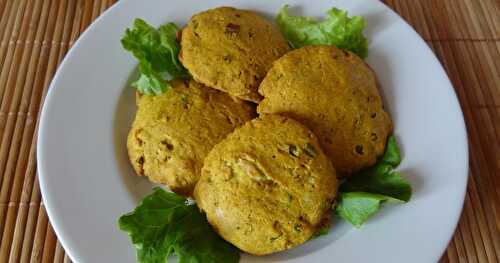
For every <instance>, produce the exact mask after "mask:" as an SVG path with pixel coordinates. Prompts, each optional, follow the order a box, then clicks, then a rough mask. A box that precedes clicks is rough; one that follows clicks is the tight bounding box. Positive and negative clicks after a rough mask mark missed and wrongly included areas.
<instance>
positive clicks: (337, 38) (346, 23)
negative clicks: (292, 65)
mask: <svg viewBox="0 0 500 263" xmlns="http://www.w3.org/2000/svg"><path fill="white" fill-rule="evenodd" d="M276 22H277V23H278V26H279V27H280V29H281V32H282V33H283V35H284V36H285V37H286V38H287V39H288V41H289V42H290V44H291V45H292V47H294V48H300V47H303V46H308V45H335V46H337V47H338V48H342V49H347V50H350V51H352V52H354V53H356V54H357V55H358V56H360V57H362V58H365V57H366V56H367V55H368V41H367V39H366V38H365V37H364V35H363V29H364V28H365V20H364V18H363V17H361V16H353V17H349V16H348V15H347V12H346V11H343V10H340V9H337V8H331V9H330V10H328V11H327V17H326V19H325V20H323V21H316V20H315V19H313V18H309V17H304V16H293V15H290V14H289V11H288V5H285V6H283V7H282V8H281V10H280V12H279V13H278V16H277V17H276Z"/></svg>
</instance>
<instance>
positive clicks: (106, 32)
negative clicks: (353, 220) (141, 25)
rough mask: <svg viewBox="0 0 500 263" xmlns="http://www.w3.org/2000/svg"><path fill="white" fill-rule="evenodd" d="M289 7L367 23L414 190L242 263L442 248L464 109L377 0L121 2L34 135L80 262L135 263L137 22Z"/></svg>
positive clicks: (430, 252)
mask: <svg viewBox="0 0 500 263" xmlns="http://www.w3.org/2000/svg"><path fill="white" fill-rule="evenodd" d="M285 3H288V4H290V5H291V6H294V7H299V8H298V9H295V10H294V12H298V13H299V14H305V15H313V16H322V15H323V14H324V13H325V11H326V10H327V9H329V8H330V7H332V6H333V5H335V6H337V7H340V8H343V9H347V10H349V12H350V13H351V14H353V15H362V16H364V17H365V18H366V20H367V24H368V28H367V30H366V35H367V37H368V38H369V40H370V48H369V50H370V55H369V57H368V58H367V62H368V64H370V66H371V67H372V68H373V69H374V70H375V71H376V73H377V74H378V77H379V80H380V84H381V87H382V95H383V98H384V101H385V103H386V107H387V108H388V110H389V111H390V113H391V115H392V118H393V120H394V124H395V134H396V136H397V138H398V139H399V143H400V144H401V147H402V152H403V155H404V161H403V163H402V165H401V166H400V171H401V172H402V173H403V174H404V176H405V177H406V178H408V179H409V180H410V181H411V183H412V185H413V188H414V195H413V199H412V200H411V202H410V203H408V204H407V205H397V206H388V205H386V206H384V208H383V209H382V211H381V213H379V214H377V215H376V216H375V218H373V219H371V220H370V221H369V222H368V223H367V224H366V225H364V226H363V228H362V229H359V230H356V229H353V228H352V227H351V226H350V225H348V224H347V223H345V222H335V227H334V228H333V230H332V231H331V232H330V233H329V234H328V235H327V236H324V237H321V238H317V239H315V240H312V241H310V242H307V243H306V244H305V245H302V246H300V247H298V248H295V249H293V250H291V251H288V252H284V253H279V254H276V255H271V256H266V257H253V256H249V255H243V256H242V260H241V262H285V261H286V262H333V261H335V262H343V263H353V262H384V263H388V262H398V263H399V262H408V263H409V262H415V263H422V262H435V261H437V260H438V259H439V257H440V256H441V254H442V252H443V251H444V249H445V248H446V246H447V244H448V241H449V240H450V238H451V236H452V234H453V231H454V229H455V226H456V223H457V220H458V218H459V215H460V211H461V208H462V203H463V199H464V193H465V186H466V182H467V171H468V151H467V140H466V132H465V126H464V121H463V116H462V112H461V110H460V107H459V104H458V101H457V98H456V95H455V93H454V90H453V88H452V86H451V85H450V82H449V80H448V78H447V76H446V74H445V72H444V71H443V68H442V67H441V65H440V64H439V62H438V60H437V59H436V58H435V56H434V54H433V53H432V51H431V50H430V49H429V48H428V47H427V45H426V44H425V42H424V41H423V40H422V39H421V38H420V37H419V36H418V35H417V34H416V33H415V32H414V31H413V30H412V28H411V27H409V26H408V25H407V24H406V23H405V22H404V21H403V20H402V19H401V18H400V17H398V16H397V15H396V14H395V13H394V12H392V11H391V10H390V9H389V8H387V7H386V6H384V5H383V4H382V3H380V2H378V1H367V0H356V1H353V0H342V1H320V0H314V1H311V0H309V1H306V0H302V1H301V0H289V1H286V2H283V1H215V0H208V1H207V0H205V1H195V0H183V1H165V0H149V1H132V0H128V1H127V0H125V1H120V2H119V3H118V4H116V5H115V6H114V7H112V8H111V9H110V10H108V11H106V12H105V13H104V14H103V15H102V16H101V17H100V18H99V19H97V21H96V22H95V23H93V24H92V25H91V26H90V27H89V29H88V30H87V31H86V32H85V33H84V34H83V35H82V36H81V37H80V39H79V40H78V42H77V43H76V44H75V46H74V47H73V48H72V49H71V50H70V52H69V53H68V54H67V56H66V58H65V59H64V62H63V63H62V65H61V67H60V68H59V70H58V72H57V74H56V76H55V77H54V80H53V82H52V85H51V88H50V90H49V93H48V95H47V99H46V101H45V105H44V108H43V112H42V117H41V126H40V131H39V140H38V169H39V176H40V184H41V189H42V194H43V200H44V202H45V205H46V208H47V212H48V215H49V218H50V221H51V222H52V224H53V226H54V229H55V231H56V233H57V236H58V237H59V239H60V241H61V243H62V245H63V246H64V248H65V249H66V251H67V252H68V253H69V255H70V257H71V258H72V259H73V260H74V261H76V262H134V261H135V251H134V248H133V246H132V245H131V243H130V241H129V238H128V236H127V235H126V234H124V233H122V232H121V231H119V230H118V227H117V224H116V222H117V218H118V217H119V216H120V215H121V214H123V213H124V212H128V211H130V210H132V209H133V208H134V207H135V206H136V204H137V202H138V200H140V199H141V197H142V196H144V195H146V194H147V193H149V192H150V190H151V186H152V185H151V184H150V183H149V182H148V181H147V180H146V179H143V178H138V177H136V176H134V173H133V171H132V168H131V167H130V165H129V164H128V159H127V154H126V145H125V142H126V134H127V131H128V128H129V127H130V124H131V120H132V118H133V115H134V112H135V106H134V97H133V94H134V91H133V90H132V88H130V87H129V83H130V80H131V79H132V78H135V77H136V76H135V74H136V73H135V72H136V70H135V69H136V65H137V63H136V61H135V60H134V59H133V58H132V56H131V55H130V54H128V53H126V52H125V51H124V50H123V49H122V48H121V45H120V38H121V37H122V35H123V32H124V30H125V28H126V27H129V26H130V25H131V24H132V21H133V19H134V18H136V17H140V18H143V19H145V20H146V21H148V22H149V23H151V24H153V25H160V24H162V23H165V22H167V21H174V22H177V23H179V24H185V23H186V22H187V20H188V19H189V18H190V17H191V15H192V14H194V13H196V12H199V11H202V10H205V9H208V8H211V7H217V6H221V5H231V6H235V7H239V8H246V9H253V10H257V11H260V12H262V13H263V14H265V15H267V16H269V17H272V16H274V14H276V13H277V11H278V10H279V8H280V7H281V6H282V5H283V4H285Z"/></svg>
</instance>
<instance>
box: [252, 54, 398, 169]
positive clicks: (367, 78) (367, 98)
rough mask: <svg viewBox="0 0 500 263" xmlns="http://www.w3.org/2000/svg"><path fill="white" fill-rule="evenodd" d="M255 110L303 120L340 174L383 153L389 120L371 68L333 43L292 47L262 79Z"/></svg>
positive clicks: (388, 129) (370, 164)
mask: <svg viewBox="0 0 500 263" xmlns="http://www.w3.org/2000/svg"><path fill="white" fill-rule="evenodd" d="M259 93H260V94H262V96H263V97H264V99H263V100H262V101H261V103H260V104H259V106H258V108H257V111H258V112H259V113H278V114H283V115H286V116H289V117H291V118H294V119H296V120H298V121H300V122H302V123H304V124H305V125H306V126H308V127H309V128H310V129H311V130H312V131H313V132H314V133H315V134H316V135H317V136H318V139H319V141H320V143H321V146H322V147H323V149H324V151H325V153H326V154H327V155H328V156H329V157H330V159H331V161H332V163H333V166H334V167H335V169H336V170H337V171H338V172H339V173H340V174H341V175H350V174H352V173H353V172H356V171H359V170H361V169H363V168H366V167H369V166H372V165H374V164H375V162H376V161H377V158H378V157H379V156H381V155H382V154H383V153H384V149H385V145H386V142H387V137H388V135H389V134H390V133H391V130H392V124H391V119H390V117H389V115H388V114H387V113H386V112H385V111H384V109H383V105H382V101H381V98H380V95H379V91H378V88H377V80H376V77H375V74H374V73H373V71H372V70H371V69H370V68H369V67H368V66H367V65H366V63H365V62H364V61H363V60H362V59H361V58H359V57H358V56H357V55H355V54H353V53H351V52H349V51H345V50H341V49H339V48H337V47H335V46H326V45H316V46H306V47H303V48H299V49H296V50H293V51H291V52H289V53H287V54H286V55H284V56H283V57H281V58H280V59H278V60H277V61H275V62H274V64H273V67H272V68H271V70H270V71H269V73H268V74H267V76H266V78H265V79H264V80H263V81H262V83H261V85H260V87H259Z"/></svg>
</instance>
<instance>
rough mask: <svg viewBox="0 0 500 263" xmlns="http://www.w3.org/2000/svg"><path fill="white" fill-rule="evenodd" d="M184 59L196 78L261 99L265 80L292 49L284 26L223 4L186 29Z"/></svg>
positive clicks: (237, 94)
mask: <svg viewBox="0 0 500 263" xmlns="http://www.w3.org/2000/svg"><path fill="white" fill-rule="evenodd" d="M180 43H181V51H180V54H179V58H180V61H181V62H182V64H183V65H184V66H185V67H186V68H187V69H188V70H189V72H190V73H191V75H192V76H193V78H194V79H195V80H197V81H199V82H201V83H203V84H205V85H207V86H209V87H212V88H215V89H218V90H221V91H224V92H227V93H229V94H231V95H232V96H235V97H238V98H240V99H243V100H248V101H253V102H258V101H260V99H261V97H260V95H259V94H258V93H257V88H258V86H259V83H260V81H261V80H262V79H263V78H264V76H265V75H266V72H267V71H268V70H269V68H270V67H271V64H272V62H273V61H274V60H276V59H278V58H279V57H281V56H282V55H284V54H285V53H286V52H288V51H289V50H290V47H289V46H288V42H287V40H286V39H285V38H284V37H283V35H282V34H281V32H280V31H279V29H278V28H277V27H276V26H274V25H273V24H272V23H271V22H270V21H268V20H266V19H265V18H263V17H262V16H260V15H259V14H257V13H255V12H253V11H248V10H240V9H236V8H232V7H219V8H215V9H210V10H207V11H204V12H201V13H199V14H196V15H194V16H193V17H192V18H191V19H190V20H189V22H188V24H187V26H186V27H185V28H184V29H183V30H182V34H181V41H180Z"/></svg>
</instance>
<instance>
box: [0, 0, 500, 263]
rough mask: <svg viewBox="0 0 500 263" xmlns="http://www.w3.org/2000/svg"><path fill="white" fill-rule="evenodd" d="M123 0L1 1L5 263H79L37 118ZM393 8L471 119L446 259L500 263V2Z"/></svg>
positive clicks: (409, 3) (0, 180)
mask: <svg viewBox="0 0 500 263" xmlns="http://www.w3.org/2000/svg"><path fill="white" fill-rule="evenodd" d="M114 2H116V0H0V14H1V16H0V43H1V45H0V140H1V144H0V240H1V241H0V262H70V260H69V258H68V257H67V256H66V255H65V252H64V250H63V248H62V247H61V245H60V243H59V242H58V241H57V237H56V236H55V234H54V232H53V230H52V228H51V225H50V223H49V222H48V219H47V215H46V213H45V209H44V205H43V203H42V202H41V198H40V189H39V186H38V179H37V176H36V133H37V132H36V131H37V126H38V116H39V113H40V107H41V105H42V103H43V98H44V96H45V94H46V92H47V86H48V84H49V83H50V81H51V78H52V76H53V75H54V72H55V70H56V69H57V67H58V65H59V63H60V62H61V59H62V58H63V57H64V55H65V54H66V52H67V51H68V49H69V48H70V47H71V45H72V44H73V43H74V41H75V40H76V39H77V38H78V36H79V35H80V34H81V32H83V30H84V29H85V28H86V27H87V26H88V25H89V24H90V23H91V22H92V21H93V20H94V19H95V18H96V17H97V16H99V14H101V13H102V12H103V11H104V10H106V9H107V8H108V7H109V6H111V5H112V4H114ZM385 3H386V4H387V5H389V6H390V7H391V8H393V9H394V10H395V11H396V12H398V13H399V14H400V15H401V16H402V17H403V18H404V19H406V20H407V21H408V22H409V23H410V24H411V25H413V27H414V28H415V29H416V30H417V31H418V32H419V33H420V34H421V35H422V37H423V38H424V39H425V40H426V41H427V43H428V44H429V46H430V47H431V48H432V49H433V50H434V52H435V53H436V54H437V56H438V57H439V59H440V61H441V62H442V63H443V65H444V67H445V68H446V71H447V72H448V75H449V76H450V78H451V80H452V82H453V84H454V86H455V90H456V91H457V94H458V96H459V99H460V103H461V105H462V109H463V111H464V115H465V118H466V122H467V129H468V133H469V143H470V156H471V158H470V173H469V174H470V180H469V185H468V188H467V190H468V191H467V196H466V199H465V205H464V212H463V214H462V218H461V220H460V223H459V225H458V228H457V230H456V233H455V236H454V237H453V239H452V240H451V243H450V245H449V247H448V249H447V251H446V252H445V254H444V255H443V257H442V259H441V262H479V263H483V262H489V263H493V262H496V263H500V2H499V1H498V0H386V1H385ZM422 242H425V240H422Z"/></svg>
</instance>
